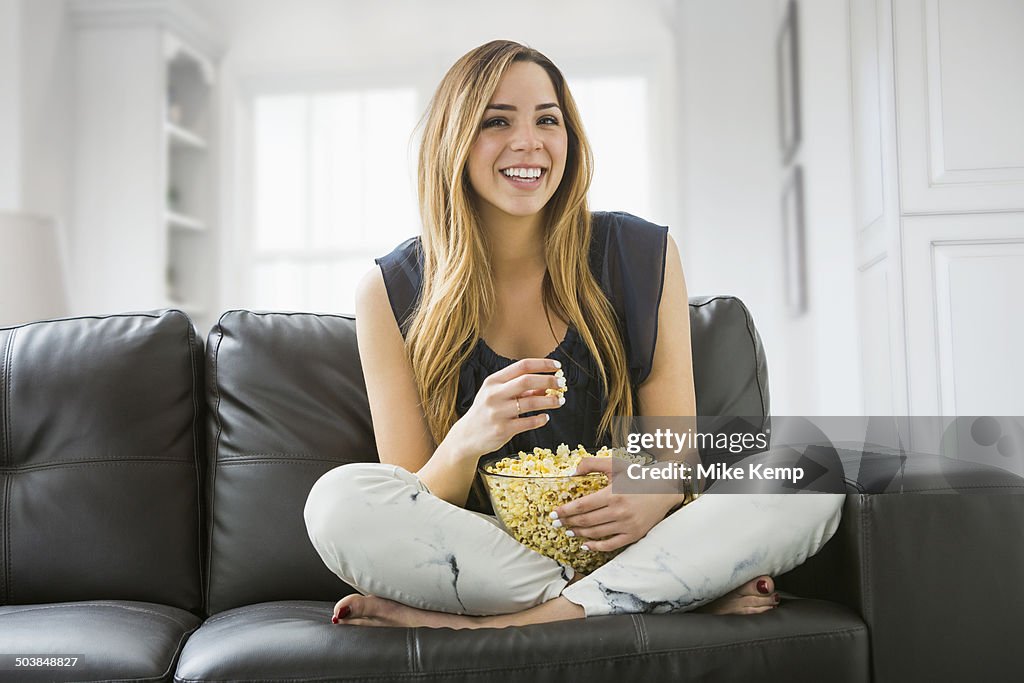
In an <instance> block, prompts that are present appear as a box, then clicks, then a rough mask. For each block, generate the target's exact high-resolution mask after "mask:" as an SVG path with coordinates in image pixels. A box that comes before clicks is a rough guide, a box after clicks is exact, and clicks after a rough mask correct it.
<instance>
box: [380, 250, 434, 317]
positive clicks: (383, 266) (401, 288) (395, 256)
mask: <svg viewBox="0 0 1024 683" xmlns="http://www.w3.org/2000/svg"><path fill="white" fill-rule="evenodd" d="M374 262H375V263H376V264H377V265H378V266H380V272H381V275H382V276H383V278H384V287H385V289H387V293H388V300H389V301H390V302H391V310H392V312H393V313H394V314H395V320H396V321H397V322H398V327H399V329H401V331H402V335H403V336H405V333H406V332H407V331H408V327H409V322H410V320H411V315H412V310H413V308H414V307H415V304H416V299H417V297H418V296H419V292H420V285H421V283H422V280H423V247H422V245H421V243H420V238H419V237H410V238H409V239H407V240H405V241H404V242H402V243H401V244H399V245H398V246H397V247H395V248H394V249H392V250H391V251H390V252H389V253H387V254H385V255H384V256H380V257H378V258H376V259H374Z"/></svg>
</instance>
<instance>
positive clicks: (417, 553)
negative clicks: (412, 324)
mask: <svg viewBox="0 0 1024 683" xmlns="http://www.w3.org/2000/svg"><path fill="white" fill-rule="evenodd" d="M843 498H844V496H843V495H842V494H823V493H816V494H720V495H714V494H712V493H708V494H705V495H704V496H701V497H700V498H698V499H697V500H696V501H694V502H693V503H691V504H689V505H687V506H686V507H684V508H682V509H680V510H678V511H676V512H675V513H673V514H672V515H670V516H669V517H667V518H666V519H664V520H663V521H661V522H660V523H658V524H657V525H656V526H655V527H654V528H653V529H651V530H650V532H648V534H647V535H646V536H645V537H644V538H642V539H640V540H639V541H637V542H636V543H634V544H633V545H631V546H629V547H628V548H627V549H626V550H624V551H623V552H622V553H621V554H619V555H618V556H616V557H615V558H614V559H612V560H611V561H610V562H608V563H607V564H605V565H604V566H603V567H601V568H599V569H597V570H596V571H594V572H593V573H591V574H590V575H588V576H586V577H584V578H583V579H581V580H580V581H578V582H576V583H574V584H573V585H571V586H567V584H568V582H569V580H570V579H572V577H573V575H574V573H573V570H572V568H571V567H567V566H563V565H561V564H559V563H558V562H556V561H555V560H552V559H550V558H548V557H545V556H543V555H541V554H539V553H537V552H534V551H533V550H530V549H529V548H527V547H525V546H523V545H521V544H520V543H519V542H518V541H516V540H515V539H514V538H512V537H511V536H509V535H508V534H507V533H505V531H503V530H502V529H501V527H499V526H498V522H497V521H496V520H495V518H494V517H491V516H488V515H483V514H480V513H476V512H471V511H469V510H465V509H463V508H460V507H458V506H456V505H452V504H451V503H449V502H447V501H445V500H441V499H440V498H437V497H436V496H434V495H432V494H431V493H430V492H429V491H428V489H427V487H426V486H425V485H424V484H423V483H422V482H421V481H420V479H419V478H418V477H417V476H416V475H415V474H411V473H409V472H408V471H406V470H404V469H402V468H401V467H397V466H395V465H386V464H382V463H353V464H348V465H342V466H341V467H337V468H335V469H333V470H331V471H329V472H327V473H326V474H324V475H323V476H322V477H321V478H320V479H319V480H318V481H317V482H316V484H314V486H313V488H312V490H311V491H310V494H309V498H308V500H307V502H306V507H305V511H304V515H305V520H306V528H307V530H308V532H309V538H310V540H311V541H312V542H313V546H314V547H315V548H316V550H317V552H318V553H319V554H320V557H321V558H322V559H323V561H324V562H325V563H326V564H327V566H328V567H329V568H330V569H331V571H333V572H334V573H335V574H337V575H338V576H339V577H341V579H342V580H344V581H345V582H346V583H348V584H349V585H350V586H352V587H353V588H355V589H356V590H358V591H359V592H360V593H362V594H364V595H376V596H380V597H383V598H387V599H389V600H394V601H396V602H400V603H403V604H406V605H410V606H412V607H418V608H421V609H427V610H433V611H439V612H449V613H454V614H472V615H489V614H507V613H512V612H518V611H521V610H523V609H526V608H529V607H533V606H534V605H538V604H540V603H543V602H546V601H548V600H551V599H553V598H556V597H558V596H559V595H562V596H564V597H565V598H566V599H568V600H570V601H571V602H573V603H576V604H578V605H580V606H582V607H583V609H584V611H585V613H586V615H587V616H588V617H590V616H597V615H602V614H623V613H636V612H650V613H663V612H683V611H687V610H691V609H694V608H696V607H699V606H700V605H702V604H704V603H707V602H710V601H712V600H714V599H715V598H717V597H719V596H721V595H724V594H725V593H728V592H729V591H731V590H734V589H735V588H737V587H739V586H740V585H742V584H744V583H746V582H747V581H750V580H751V579H753V578H755V577H757V576H760V575H762V574H767V575H769V576H778V575H780V574H782V573H784V572H786V571H789V570H790V569H792V568H793V567H795V566H797V565H799V564H801V563H802V562H803V561H804V560H806V559H807V558H808V557H810V556H811V555H814V554H815V553H817V552H818V550H820V549H821V547H822V546H823V545H824V544H825V542H826V541H828V539H829V538H831V537H832V534H834V533H835V530H836V528H837V527H838V526H839V520H840V515H841V514H842V504H843ZM339 597H340V596H339Z"/></svg>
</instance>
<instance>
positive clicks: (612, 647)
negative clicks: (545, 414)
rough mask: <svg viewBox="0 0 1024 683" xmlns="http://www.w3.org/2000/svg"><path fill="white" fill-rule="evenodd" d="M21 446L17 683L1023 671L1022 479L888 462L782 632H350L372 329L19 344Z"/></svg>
mask: <svg viewBox="0 0 1024 683" xmlns="http://www.w3.org/2000/svg"><path fill="white" fill-rule="evenodd" d="M690 312H691V321H692V334H693V357H694V370H695V375H696V377H695V379H696V385H697V397H698V410H699V412H700V414H702V415H748V416H749V415H763V416H767V415H768V414H769V403H768V377H767V367H766V363H765V358H764V353H763V350H762V347H761V342H760V339H759V337H758V334H757V331H756V330H755V328H754V325H753V322H752V320H751V317H750V315H749V313H748V311H747V310H746V308H745V307H744V306H743V305H742V303H741V302H739V301H738V300H737V299H735V298H732V297H708V298H697V299H691V302H690ZM841 390H842V388H841V387H837V391H841ZM0 436H2V438H0V496H2V497H0V513H2V515H3V517H2V523H0V680H4V681H32V680H77V681H95V680H117V681H129V680H130V681H170V680H176V681H247V680H258V681H300V680H315V681H334V680H338V681H387V680H401V681H412V680H415V681H420V680H424V681H425V680H438V681H440V680H444V681H449V680H452V681H476V680H488V681H491V680H495V681H506V680H507V681H527V680H528V681H531V682H537V683H539V682H540V681H557V682H558V683H564V682H565V681H567V680H569V681H572V680H580V681H740V680H756V681H776V680H778V681H783V680H785V681H820V680H830V681H868V680H875V681H915V680H920V681H933V680H1015V679H1017V677H1018V676H1019V673H1018V670H1017V666H1018V665H1017V656H1018V652H1017V650H1016V647H1015V646H1016V645H1017V644H1018V643H1019V641H1020V633H1021V630H1020V624H1021V618H1022V617H1021V616H1020V615H1021V614H1024V481H1022V480H1021V479H1020V478H1018V477H1016V476H1014V475H1012V474H1009V473H1008V472H1005V471H1003V470H999V469H995V468H988V467H984V466H982V465H976V464H971V463H968V462H963V461H957V460H949V459H945V458H939V457H937V456H926V455H920V456H914V457H910V458H907V459H906V462H905V463H902V464H903V470H902V476H901V477H900V479H899V486H898V489H896V488H894V484H893V481H892V477H891V476H890V475H891V471H892V466H893V462H892V456H886V455H881V454H879V455H870V454H868V455H864V456H862V457H857V458H856V463H854V462H853V461H851V462H850V463H844V465H846V464H848V465H849V468H850V469H849V470H848V471H847V473H846V479H847V482H846V486H847V490H848V495H847V500H846V504H845V509H844V519H843V523H842V525H841V527H840V529H839V531H838V532H837V534H836V536H835V537H834V538H833V539H832V540H831V541H830V542H829V543H828V544H827V545H826V546H825V548H824V549H823V550H822V552H821V553H819V554H818V555H817V556H815V557H813V558H811V559H810V560H809V561H808V562H807V563H805V564H804V565H802V566H801V567H799V568H797V569H796V570H794V571H793V572H790V573H789V574H787V575H785V576H783V577H779V578H778V583H779V586H780V588H781V589H782V590H784V591H786V592H787V595H788V596H789V597H787V598H786V599H785V600H784V601H783V603H782V604H781V605H780V606H779V607H778V608H777V609H775V610H773V611H771V612H769V613H766V614H762V615H756V616H750V617H746V616H730V617H719V616H710V615H703V614H690V613H686V614H660V615H652V614H635V615H623V616H608V617H597V618H592V619H587V620H584V621H573V622H560V623H552V624H543V625H536V626H530V627H525V628H512V629H483V630H475V631H452V630H448V629H424V628H421V629H387V628H379V629H374V628H367V627H356V626H344V625H342V626H334V625H332V624H331V623H330V620H329V616H330V608H331V605H332V604H333V603H334V602H335V601H336V600H337V599H338V598H340V597H341V596H342V595H344V594H346V593H347V592H350V591H351V589H350V588H348V587H347V586H345V585H344V584H343V583H342V582H341V581H340V580H339V579H337V578H336V577H335V576H334V575H333V574H331V573H330V572H329V571H328V570H327V569H326V568H325V567H324V566H323V565H322V564H321V562H320V560H319V558H318V557H317V555H316V553H315V552H314V550H313V548H312V546H311V545H310V543H309V540H308V538H307V535H306V531H305V528H304V525H303V521H302V507H303V503H304V501H305V497H306V494H307V492H308V491H309V489H310V487H311V486H312V484H313V482H314V481H315V480H316V479H317V478H318V477H319V476H320V475H321V474H322V473H324V472H325V471H327V470H328V469H330V468H332V467H335V466H337V465H339V464H342V463H346V462H353V461H373V460H376V459H377V454H376V451H375V447H374V441H373V434H372V428H371V423H370V418H369V412H368V408H367V404H366V397H365V389H364V383H363V377H362V373H361V370H360V366H359V363H358V355H357V350H356V342H355V322H354V320H353V319H352V318H351V317H346V316H340V315H314V314H305V313H256V312H249V311H231V312H228V313H225V314H224V315H223V317H222V318H221V320H220V322H219V323H218V325H217V326H216V327H215V328H214V329H213V330H212V331H211V333H210V335H209V339H208V342H207V343H206V345H205V351H204V344H203V342H202V340H201V339H200V338H199V337H198V336H197V334H196V331H195V330H194V327H193V325H192V323H191V321H189V319H188V318H187V317H186V316H185V315H184V314H182V313H181V312H178V311H173V310H171V311H160V312H149V313H137V314H124V315H110V316H98V317H80V318H74V319H66V320H53V321H44V322H38V323H32V324H27V325H22V326H18V327H9V328H0ZM952 489H956V490H958V491H959V494H958V495H952V494H951V495H942V493H943V491H949V490H952ZM965 491H968V492H969V494H966V495H965V494H964V492H965ZM393 561H394V562H401V561H402V558H401V556H400V555H396V556H395V557H394V558H393ZM410 571H412V569H410ZM58 657H62V658H68V660H58V659H56V658H58ZM30 658H35V659H30ZM70 659H74V664H73V665H70V664H69V662H70ZM30 663H37V664H39V663H41V664H42V666H39V667H35V668H32V667H26V666H25V664H30ZM58 664H64V666H58Z"/></svg>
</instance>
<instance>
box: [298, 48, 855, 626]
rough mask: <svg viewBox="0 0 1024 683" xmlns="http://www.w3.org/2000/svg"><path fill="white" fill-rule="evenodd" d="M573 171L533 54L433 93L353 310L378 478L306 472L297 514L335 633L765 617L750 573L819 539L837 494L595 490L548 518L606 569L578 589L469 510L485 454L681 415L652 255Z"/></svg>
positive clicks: (682, 327)
mask: <svg viewBox="0 0 1024 683" xmlns="http://www.w3.org/2000/svg"><path fill="white" fill-rule="evenodd" d="M592 165H593V164H592V159H591V152H590V146H589V144H588V142H587V139H586V137H585V136H584V134H583V125H582V122H581V121H580V116H579V113H578V111H577V108H576V104H575V101H574V100H573V97H572V94H571V93H570V92H569V88H568V87H567V86H566V83H565V79H564V78H563V77H562V74H561V72H560V71H559V70H558V68H557V67H555V65H554V64H552V63H551V61H550V60H548V59H547V57H545V56H544V55H543V54H541V53H540V52H537V51H536V50H533V49H530V48H527V47H525V46H523V45H520V44H518V43H514V42H510V41H494V42H491V43H487V44H486V45H482V46H480V47H479V48H476V49H474V50H472V51H470V52H469V53H468V54H466V55H465V56H464V57H462V58H461V59H460V60H459V61H458V62H456V64H455V65H454V66H453V67H452V68H451V69H450V70H449V71H448V73H447V74H446V75H445V77H444V79H442V81H441V84H440V85H439V86H438V89H437V92H436V93H435V95H434V98H433V100H432V102H431V104H430V108H429V110H428V113H427V117H426V121H425V125H424V130H423V143H422V147H421V149H420V157H419V182H418V190H419V200H420V214H421V218H422V224H423V234H422V236H421V237H419V238H415V239H410V240H407V241H406V242H404V243H402V244H401V245H399V246H398V247H397V248H396V249H395V250H394V251H392V252H391V253H390V254H388V255H386V256H383V257H381V258H379V259H377V264H378V266H379V268H374V269H373V270H371V272H369V273H368V274H367V275H366V276H365V277H364V279H363V280H362V282H361V284H360V288H359V291H358V293H357V300H356V315H357V318H358V320H359V325H358V326H357V334H358V340H359V354H360V359H361V361H362V366H363V372H364V375H365V377H366V390H367V397H368V399H369V404H370V411H371V414H372V418H373V424H374V435H375V438H376V441H377V450H378V453H379V454H380V458H381V463H380V464H373V463H360V464H353V465H344V466H342V467H339V468H336V469H334V470H332V471H330V472H328V473H327V474H325V475H324V476H323V477H322V478H321V479H320V480H318V481H317V483H316V484H315V485H314V487H313V489H312V490H311V491H310V494H309V498H308V500H307V503H306V508H305V519H306V525H307V529H308V532H309V536H310V540H311V541H312V543H313V545H314V547H315V548H316V549H317V551H318V553H319V554H320V556H321V558H322V559H323V560H324V562H325V564H327V566H328V567H330V569H331V570H332V571H334V572H335V573H336V574H337V575H338V576H340V577H341V578H342V579H344V580H345V581H346V582H347V583H348V584H349V585H351V586H353V587H355V588H356V589H357V590H359V592H360V593H362V595H352V596H346V597H345V598H343V599H342V600H341V601H339V602H338V603H337V605H335V610H334V615H333V618H334V620H335V622H336V623H337V622H338V621H340V620H342V619H344V620H345V621H346V623H354V624H365V625H375V626H381V625H385V626H435V627H451V628H479V627H504V626H510V625H525V624H531V623H540V622H547V621H556V620H561V619H574V618H581V617H584V616H594V615H599V614H616V613H620V614H621V613H632V612H673V611H686V610H692V609H695V608H698V607H701V608H703V609H706V610H708V611H711V612H714V613H723V614H725V613H736V614H754V613H758V612H766V611H769V610H771V609H774V606H775V604H776V603H777V602H778V599H779V598H778V595H777V594H774V593H773V587H772V578H771V576H772V575H775V574H776V573H778V572H781V571H787V570H788V569H790V568H792V567H793V566H795V565H796V564H798V563H799V562H800V561H802V559H804V558H806V557H808V556H810V555H812V554H814V553H815V552H817V551H818V549H819V548H820V547H821V546H822V545H823V544H824V542H825V541H826V540H828V538H829V537H830V536H831V535H832V534H833V533H834V531H835V529H836V527H837V526H838V524H839V511H840V509H841V502H842V496H827V495H818V496H775V497H774V498H783V499H792V500H787V501H783V500H776V501H757V500H754V498H756V496H751V497H747V498H744V497H743V496H738V495H733V496H713V497H712V496H701V497H699V498H697V499H696V500H695V501H694V502H692V503H690V504H688V505H687V506H686V507H685V508H682V509H679V505H680V504H682V503H683V502H684V501H686V500H688V498H687V491H686V490H685V488H684V489H682V490H679V491H675V492H673V491H669V492H664V493H644V494H626V493H621V494H614V493H612V491H611V490H610V488H604V489H601V490H599V491H597V492H594V493H591V494H588V495H586V496H583V497H581V498H578V499H576V500H572V501H571V502H566V503H564V504H562V505H560V506H558V508H556V509H555V510H553V511H552V512H551V514H553V515H555V516H556V517H557V520H556V521H557V522H558V524H554V523H553V524H552V527H553V528H557V529H561V530H562V532H561V533H565V534H566V535H568V536H569V537H574V538H578V540H579V541H580V542H581V548H583V549H584V550H585V552H591V551H595V552H609V551H617V550H622V552H621V553H619V554H617V555H616V557H615V558H614V559H613V560H612V561H610V562H608V563H607V564H604V565H603V566H601V567H600V568H599V569H595V570H594V572H593V573H592V574H590V575H587V576H584V575H582V574H580V573H577V572H576V571H575V569H574V568H573V566H571V565H568V564H563V563H560V562H558V561H556V560H554V559H552V558H549V557H546V556H544V555H540V554H538V553H536V552H533V551H532V550H530V549H528V548H526V547H525V546H523V545H521V544H520V543H519V542H518V541H516V540H515V539H514V538H512V537H511V536H509V535H508V534H506V533H505V532H504V531H503V530H502V529H501V528H500V526H499V525H498V523H497V521H496V520H495V518H494V517H493V516H491V515H490V514H488V513H489V512H490V511H491V510H490V507H489V504H488V503H487V502H486V497H485V494H484V493H483V490H482V489H483V487H482V484H481V482H480V480H479V477H478V475H477V464H478V463H479V461H480V460H481V458H483V457H485V456H489V455H492V454H499V455H511V454H515V453H516V452H517V451H530V450H533V448H535V447H541V448H543V447H548V448H553V447H554V446H555V445H557V444H559V443H567V444H587V445H592V446H595V447H599V446H601V445H616V444H622V443H624V441H625V436H626V435H625V434H624V433H622V432H623V431H624V429H625V428H626V426H627V422H628V421H627V420H615V419H614V418H615V417H616V416H632V415H661V416H673V415H675V416H693V415H694V414H695V412H696V400H695V397H694V388H693V387H694V384H693V368H692V361H691V353H690V328H689V310H688V306H687V298H686V284H685V281H684V278H683V272H682V266H681V261H680V257H679V253H678V250H677V248H676V245H675V242H674V241H673V240H672V239H671V237H669V236H668V230H667V228H664V227H661V226H657V225H653V224H651V223H648V222H647V221H644V220H642V219H639V218H636V217H635V216H631V215H629V214H623V213H591V212H590V210H589V208H588V204H587V192H588V189H589V187H590V181H591V176H592ZM516 359H519V360H516ZM559 371H561V375H563V376H564V377H563V376H559ZM567 385H568V388H569V391H568V392H563V391H561V389H565V388H566V386H567ZM563 394H564V395H563ZM613 425H615V426H613ZM619 425H621V427H618V426H619ZM609 461H610V459H609V458H584V459H582V460H581V461H580V464H579V466H578V469H577V473H579V474H584V473H586V472H589V471H605V472H607V473H610V469H608V468H609V466H610V464H609ZM680 538H686V539H688V541H687V543H686V544H680V543H678V539H680ZM353 539H354V540H353ZM396 551H397V552H398V555H397V557H400V558H401V560H400V561H396V560H395V558H396ZM653 568H660V570H657V571H655V570H654V569H653Z"/></svg>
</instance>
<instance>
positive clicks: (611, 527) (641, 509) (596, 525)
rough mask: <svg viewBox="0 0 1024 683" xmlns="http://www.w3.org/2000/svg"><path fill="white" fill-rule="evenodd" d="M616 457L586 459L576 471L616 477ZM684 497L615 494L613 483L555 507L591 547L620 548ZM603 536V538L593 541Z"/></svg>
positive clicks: (564, 523)
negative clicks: (613, 473)
mask: <svg viewBox="0 0 1024 683" xmlns="http://www.w3.org/2000/svg"><path fill="white" fill-rule="evenodd" d="M613 460H614V458H596V457H595V458H583V459H582V460H580V463H579V465H578V466H577V467H576V474H587V473H590V472H604V473H605V474H606V475H607V476H608V478H609V479H611V477H612V461H613ZM682 500H683V494H681V493H633V494H629V493H612V487H611V485H609V486H606V487H604V488H603V489H601V490H600V491H596V492H594V493H591V494H589V495H586V496H583V497H582V498H579V499H577V500H574V501H572V502H569V503H566V504H565V505H561V506H559V507H557V508H555V512H556V513H557V514H558V521H559V522H561V526H562V528H563V529H564V530H565V531H567V532H568V531H571V532H572V533H573V534H574V535H576V536H577V537H579V538H580V540H582V541H584V542H585V543H586V546H587V548H589V549H590V550H601V551H609V550H617V549H618V548H622V547H625V546H627V545H630V544H632V543H635V542H637V541H639V540H640V539H641V538H643V537H644V536H646V535H647V532H648V531H650V530H651V529H652V528H654V525H655V524H657V523H658V522H660V521H661V520H662V519H664V518H665V514H666V513H667V512H668V511H669V510H671V509H672V508H673V507H674V506H676V505H678V504H679V503H680V502H682ZM590 539H602V540H599V541H598V540H590Z"/></svg>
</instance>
